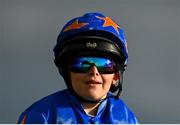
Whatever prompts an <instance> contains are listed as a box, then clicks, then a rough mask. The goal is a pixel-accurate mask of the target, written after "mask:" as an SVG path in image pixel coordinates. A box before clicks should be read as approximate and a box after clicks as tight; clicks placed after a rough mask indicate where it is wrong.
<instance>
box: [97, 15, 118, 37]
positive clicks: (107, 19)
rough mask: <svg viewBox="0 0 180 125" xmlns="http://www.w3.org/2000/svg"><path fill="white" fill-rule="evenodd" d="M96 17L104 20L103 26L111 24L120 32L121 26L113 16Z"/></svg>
mask: <svg viewBox="0 0 180 125" xmlns="http://www.w3.org/2000/svg"><path fill="white" fill-rule="evenodd" d="M96 17H97V18H99V19H101V20H104V23H103V27H108V26H111V27H113V28H114V30H115V31H116V32H117V33H118V34H119V29H118V28H120V27H119V26H118V25H117V24H116V23H115V22H114V21H113V20H112V19H111V18H109V17H99V16H96Z"/></svg>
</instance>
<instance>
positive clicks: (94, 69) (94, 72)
mask: <svg viewBox="0 0 180 125" xmlns="http://www.w3.org/2000/svg"><path fill="white" fill-rule="evenodd" d="M88 73H89V75H92V76H99V75H100V74H99V71H98V69H97V67H96V66H95V65H93V66H91V67H90V69H89V71H88Z"/></svg>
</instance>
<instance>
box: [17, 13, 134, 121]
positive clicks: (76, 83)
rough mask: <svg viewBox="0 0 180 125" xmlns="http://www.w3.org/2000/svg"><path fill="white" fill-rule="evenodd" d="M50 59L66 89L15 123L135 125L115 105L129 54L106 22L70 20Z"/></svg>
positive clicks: (93, 16) (88, 17)
mask: <svg viewBox="0 0 180 125" xmlns="http://www.w3.org/2000/svg"><path fill="white" fill-rule="evenodd" d="M54 54H55V60H54V62H55V64H56V66H57V68H58V70H59V72H60V74H61V75H62V77H63V78H64V81H65V83H66V85H67V89H65V90H62V91H59V92H56V93H54V94H51V95H49V96H47V97H45V98H43V99H41V100H39V101H37V102H36V103H34V104H33V105H32V106H31V107H29V108H28V109H26V110H25V111H24V112H23V113H22V114H21V116H20V118H19V121H18V123H37V124H42V123H44V124H48V123H50V124H56V123H58V124H61V123H62V124H66V123H68V124H106V123H107V124H136V123H137V120H136V117H135V116H134V115H133V113H132V112H131V111H130V109H129V108H128V107H127V106H126V105H125V104H124V102H123V101H122V100H121V99H119V95H120V92H121V90H122V79H123V72H124V70H125V67H126V65H127V61H128V52H127V43H126V40H125V37H124V33H123V30H122V29H121V28H120V27H119V26H118V25H117V24H116V23H115V22H114V21H112V19H111V18H109V17H106V16H104V15H103V14H100V13H87V14H85V15H83V16H81V17H77V18H74V19H72V20H70V21H69V22H68V23H67V24H66V25H65V26H64V28H63V29H62V31H61V32H60V34H59V36H58V39H57V44H56V46H55V47H54ZM113 93H115V94H116V95H115V94H113Z"/></svg>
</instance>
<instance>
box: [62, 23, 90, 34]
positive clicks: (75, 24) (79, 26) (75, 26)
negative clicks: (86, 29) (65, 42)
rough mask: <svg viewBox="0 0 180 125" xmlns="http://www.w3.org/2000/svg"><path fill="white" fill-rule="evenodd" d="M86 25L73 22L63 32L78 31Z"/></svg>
mask: <svg viewBox="0 0 180 125" xmlns="http://www.w3.org/2000/svg"><path fill="white" fill-rule="evenodd" d="M87 24H88V23H79V21H78V20H75V21H74V22H73V23H72V24H70V25H69V26H67V27H66V28H65V29H64V30H63V32H65V31H69V30H73V29H80V28H81V27H83V26H85V25H87Z"/></svg>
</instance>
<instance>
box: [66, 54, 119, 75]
mask: <svg viewBox="0 0 180 125" xmlns="http://www.w3.org/2000/svg"><path fill="white" fill-rule="evenodd" d="M92 66H96V67H97V69H98V72H99V73H100V74H111V73H114V72H116V71H117V70H118V68H117V64H116V63H115V62H114V61H113V60H112V59H109V58H103V57H77V58H74V59H72V60H71V61H70V65H69V68H70V71H72V72H75V73H86V72H88V71H89V69H90V68H91V67H92Z"/></svg>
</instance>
